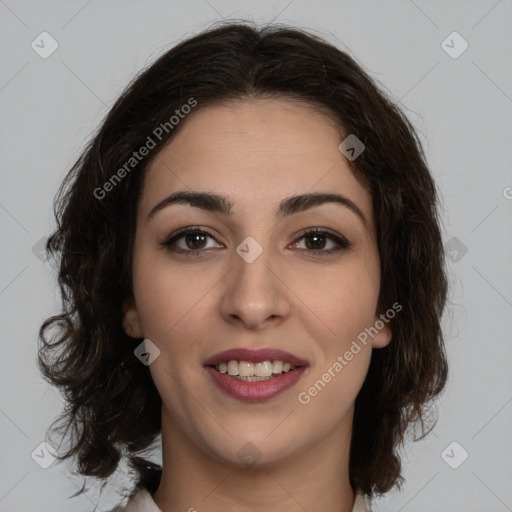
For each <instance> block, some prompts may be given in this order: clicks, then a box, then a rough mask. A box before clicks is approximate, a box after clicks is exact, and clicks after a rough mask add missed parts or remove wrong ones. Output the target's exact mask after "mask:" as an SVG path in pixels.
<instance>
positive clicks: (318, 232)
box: [162, 228, 352, 256]
mask: <svg viewBox="0 0 512 512" xmlns="http://www.w3.org/2000/svg"><path fill="white" fill-rule="evenodd" d="M194 234H201V235H206V236H208V237H210V238H213V239H214V240H215V238H214V237H213V236H212V235H211V234H210V233H208V231H205V230H204V229H201V228H184V229H182V230H179V231H177V232H176V233H173V234H172V235H171V236H170V237H169V238H167V239H166V240H165V241H164V242H162V245H163V246H165V247H167V248H168V250H169V251H172V252H178V253H182V254H183V253H186V254H187V255H190V256H200V255H201V254H202V253H204V252H206V251H208V249H187V250H185V249H172V248H171V246H172V245H173V244H174V243H176V241H178V240H180V239H181V238H184V237H186V236H187V235H194ZM308 236H320V237H322V238H326V239H328V240H331V241H332V242H334V243H335V244H337V246H338V247H337V248H332V249H327V250H323V249H320V250H314V249H299V250H301V251H306V252H308V253H309V254H314V255H320V256H322V255H330V254H333V253H337V252H340V251H344V250H347V249H349V248H350V247H351V246H352V243H351V242H349V241H348V240H347V239H346V238H345V237H343V236H341V235H335V234H334V233H331V232H330V231H326V230H323V229H321V228H315V229H311V230H309V231H306V232H304V233H302V235H301V236H300V237H299V238H298V239H297V240H296V241H295V242H293V244H297V243H298V242H299V240H302V239H303V238H306V237H308ZM217 243H218V242H217Z"/></svg>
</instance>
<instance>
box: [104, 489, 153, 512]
mask: <svg viewBox="0 0 512 512" xmlns="http://www.w3.org/2000/svg"><path fill="white" fill-rule="evenodd" d="M110 512H162V511H161V510H160V509H159V508H158V507H157V506H156V504H155V502H154V501H153V498H152V497H151V494H150V493H149V491H148V490H147V489H144V488H142V489H138V490H137V491H136V492H135V493H134V494H132V496H131V497H130V499H129V500H128V503H127V504H126V505H125V506H124V507H123V506H118V507H116V508H114V509H112V510H110Z"/></svg>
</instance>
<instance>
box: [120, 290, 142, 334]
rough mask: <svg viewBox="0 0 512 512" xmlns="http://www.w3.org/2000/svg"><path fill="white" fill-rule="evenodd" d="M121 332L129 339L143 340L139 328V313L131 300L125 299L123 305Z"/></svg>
mask: <svg viewBox="0 0 512 512" xmlns="http://www.w3.org/2000/svg"><path fill="white" fill-rule="evenodd" d="M122 325H123V330H124V332H125V333H126V334H127V335H128V336H130V338H143V337H144V336H143V334H142V330H141V327H140V321H139V313H138V312H137V306H136V305H135V302H134V300H133V299H132V298H129V299H126V300H125V301H124V303H123V323H122Z"/></svg>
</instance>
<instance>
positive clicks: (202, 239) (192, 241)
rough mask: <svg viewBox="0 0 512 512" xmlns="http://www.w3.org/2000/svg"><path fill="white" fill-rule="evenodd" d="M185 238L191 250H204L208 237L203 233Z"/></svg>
mask: <svg viewBox="0 0 512 512" xmlns="http://www.w3.org/2000/svg"><path fill="white" fill-rule="evenodd" d="M184 238H185V245H186V246H187V247H188V248H189V249H203V248H204V245H205V244H206V236H205V235H203V234H201V233H192V234H188V235H185V237H184Z"/></svg>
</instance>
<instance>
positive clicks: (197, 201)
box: [148, 191, 369, 230]
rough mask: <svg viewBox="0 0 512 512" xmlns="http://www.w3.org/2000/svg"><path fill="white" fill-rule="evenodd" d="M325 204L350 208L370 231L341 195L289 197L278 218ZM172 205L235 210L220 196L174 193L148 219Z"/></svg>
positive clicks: (228, 212) (224, 212) (360, 214)
mask: <svg viewBox="0 0 512 512" xmlns="http://www.w3.org/2000/svg"><path fill="white" fill-rule="evenodd" d="M325 203H336V204H340V205H342V206H344V207H346V208H348V209H349V210H351V211H352V212H353V213H355V214H356V215H357V216H358V217H359V219H360V220H361V221H362V223H363V224H364V227H365V229H367V230H369V224H368V220H367V219H366V217H365V216H364V214H363V212H362V211H361V209H360V208H359V207H358V206H357V205H356V204H355V203H354V202H353V201H352V200H350V199H349V198H348V197H345V196H342V195H340V194H328V193H319V192H318V193H307V194H299V195H294V196H290V197H287V198H286V199H283V201H281V203H280V204H279V208H278V210H277V212H276V217H277V218H278V219H279V218H282V217H286V216H288V215H293V214H294V213H298V212H303V211H305V210H308V209H310V208H314V207H315V206H320V205H321V204H325ZM172 204H188V205H190V206H192V207H194V208H200V209H201V210H205V211H208V212H212V213H220V214H222V215H232V208H233V204H232V203H231V202H230V201H229V199H228V198H227V197H226V196H222V195H220V194H214V193H210V192H190V191H178V192H174V193H173V194H171V195H170V196H168V197H166V198H165V199H163V200H162V201H160V202H159V203H158V204H157V205H156V206H154V207H153V208H152V209H151V211H150V212H149V214H148V219H151V218H152V217H153V216H154V215H155V214H156V213H157V212H159V211H161V210H163V209H164V208H166V207H167V206H169V205H172Z"/></svg>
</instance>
